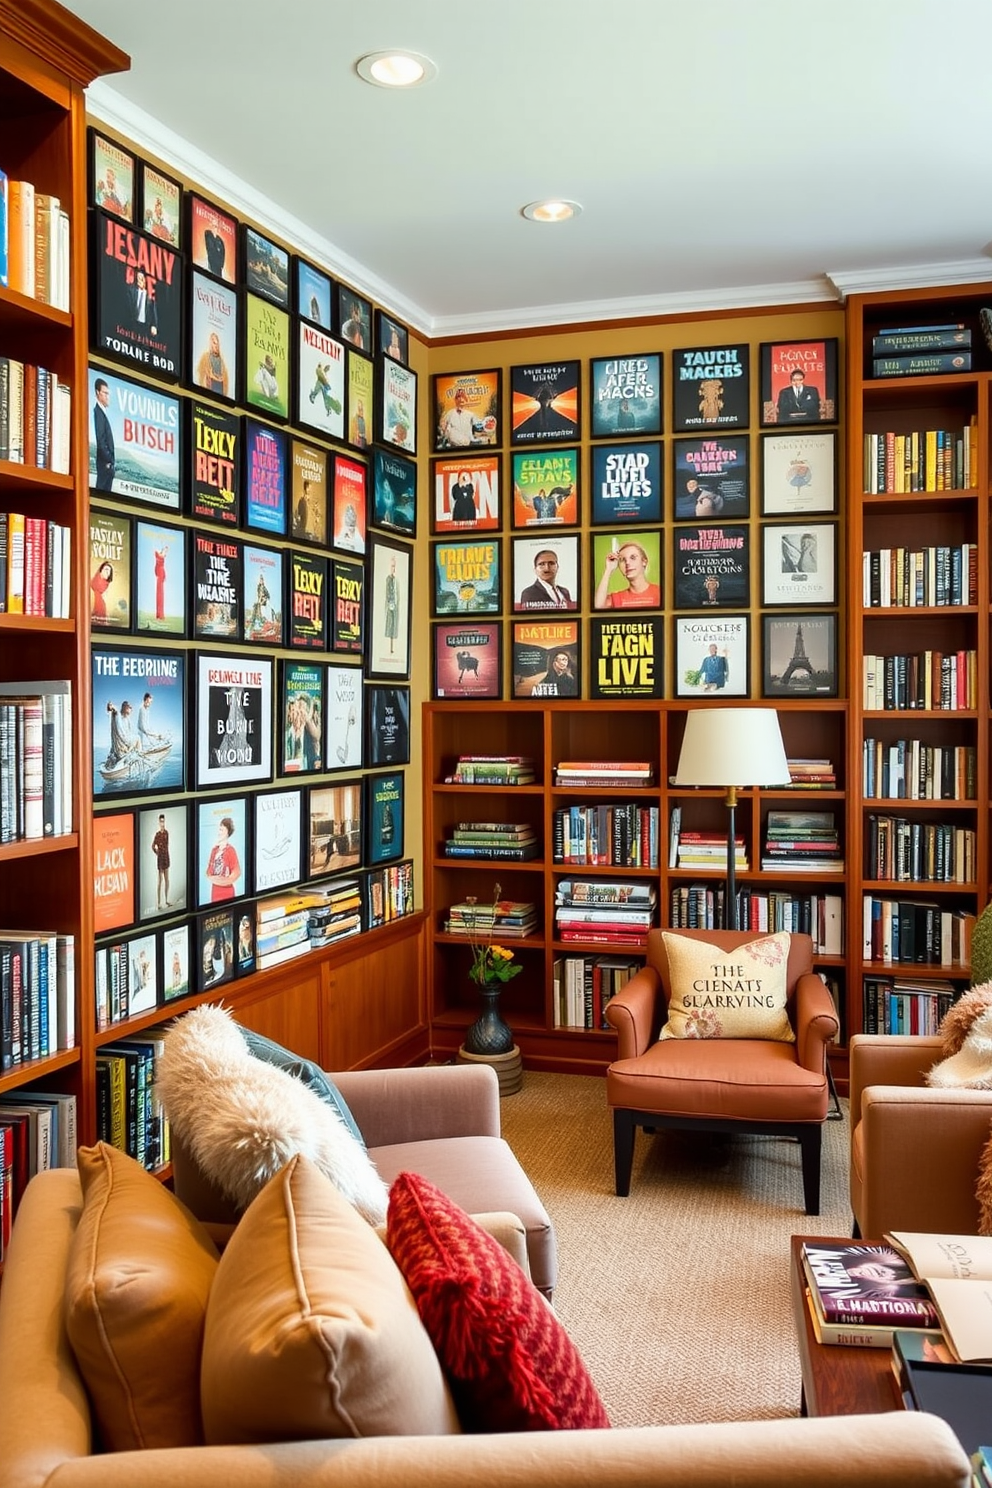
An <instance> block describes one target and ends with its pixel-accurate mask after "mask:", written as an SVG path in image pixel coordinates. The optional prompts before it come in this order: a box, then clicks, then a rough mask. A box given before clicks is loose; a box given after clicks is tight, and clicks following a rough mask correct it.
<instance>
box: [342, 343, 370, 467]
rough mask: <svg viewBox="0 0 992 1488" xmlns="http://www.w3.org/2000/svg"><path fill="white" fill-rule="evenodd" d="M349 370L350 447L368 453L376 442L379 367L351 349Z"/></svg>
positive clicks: (348, 414)
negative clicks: (374, 414)
mask: <svg viewBox="0 0 992 1488" xmlns="http://www.w3.org/2000/svg"><path fill="white" fill-rule="evenodd" d="M345 369H346V379H347V382H346V387H345V398H346V413H347V416H348V426H347V427H348V435H347V439H348V443H349V444H352V445H354V447H355V449H360V450H363V449H368V447H369V444H370V443H371V441H372V410H373V408H374V406H375V365H374V363H373V362H372V361H371V359H370V358H369V357H366V356H362V353H361V352H360V351H355V349H354V347H352V346H349V347H348V348H347V352H346V356H345Z"/></svg>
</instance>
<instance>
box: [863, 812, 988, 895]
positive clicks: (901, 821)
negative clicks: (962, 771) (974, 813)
mask: <svg viewBox="0 0 992 1488" xmlns="http://www.w3.org/2000/svg"><path fill="white" fill-rule="evenodd" d="M864 862H865V878H867V879H877V880H882V881H884V880H889V881H891V882H895V883H962V884H963V883H974V882H975V876H976V874H975V870H976V866H977V862H976V857H975V833H974V831H973V830H972V828H971V827H958V826H954V825H953V824H952V823H951V822H924V821H916V820H912V821H911V820H909V819H908V818H907V817H902V816H880V815H877V814H876V813H874V812H872V813H870V814H869V816H868V820H867V822H866V823H865V857H864Z"/></svg>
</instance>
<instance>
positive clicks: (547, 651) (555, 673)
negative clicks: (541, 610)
mask: <svg viewBox="0 0 992 1488" xmlns="http://www.w3.org/2000/svg"><path fill="white" fill-rule="evenodd" d="M581 692H582V664H581V651H580V646H579V622H578V621H577V620H569V621H561V620H541V621H530V620H527V621H525V620H519V621H516V622H515V624H514V626H513V696H514V697H515V698H525V697H535V698H574V697H579V696H580V694H581Z"/></svg>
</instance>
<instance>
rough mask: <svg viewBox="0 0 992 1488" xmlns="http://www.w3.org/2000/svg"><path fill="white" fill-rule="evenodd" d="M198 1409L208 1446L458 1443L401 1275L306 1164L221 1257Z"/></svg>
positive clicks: (291, 1173) (283, 1179)
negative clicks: (395, 1439)
mask: <svg viewBox="0 0 992 1488" xmlns="http://www.w3.org/2000/svg"><path fill="white" fill-rule="evenodd" d="M201 1404H202V1409H203V1426H204V1432H205V1435H206V1438H207V1441H208V1442H210V1443H212V1444H219V1443H228V1442H264V1441H278V1440H283V1441H287V1440H291V1441H295V1440H299V1441H307V1440H310V1439H314V1438H321V1437H344V1436H392V1435H410V1436H421V1435H438V1434H442V1435H443V1434H451V1433H453V1432H456V1431H457V1430H458V1422H457V1417H456V1415H455V1410H454V1406H453V1404H452V1401H451V1396H450V1395H449V1393H448V1388H447V1385H446V1384H445V1381H444V1377H443V1375H442V1373H441V1366H440V1365H439V1363H438V1361H437V1356H436V1355H435V1353H434V1349H433V1347H432V1345H431V1341H430V1339H429V1338H428V1336H427V1333H426V1332H425V1330H424V1328H423V1325H422V1324H421V1322H420V1319H419V1317H418V1315H417V1309H416V1307H415V1305H414V1302H413V1298H412V1297H411V1296H410V1293H409V1291H408V1290H407V1287H406V1284H405V1282H404V1281H403V1277H402V1276H401V1274H400V1272H399V1270H398V1268H397V1266H396V1264H395V1262H394V1261H393V1259H392V1257H391V1256H390V1254H389V1252H388V1250H387V1249H386V1247H385V1246H384V1245H383V1243H382V1241H381V1240H380V1239H379V1238H378V1237H377V1236H376V1234H375V1232H374V1230H373V1229H372V1228H371V1227H370V1226H369V1225H368V1224H367V1223H366V1221H365V1220H364V1219H362V1218H361V1216H360V1215H359V1214H357V1213H356V1211H355V1209H354V1208H353V1207H352V1205H351V1204H350V1203H349V1202H348V1201H347V1199H345V1198H343V1197H342V1195H341V1194H340V1193H339V1192H338V1190H337V1189H336V1188H335V1187H334V1185H333V1184H332V1183H331V1181H330V1180H329V1179H328V1178H326V1177H324V1175H323V1174H322V1173H321V1172H320V1171H319V1170H318V1168H317V1167H316V1166H315V1164H314V1163H312V1162H311V1161H310V1160H309V1159H308V1158H305V1157H295V1158H293V1159H291V1161H290V1162H289V1163H288V1164H287V1165H286V1167H285V1168H283V1169H282V1171H281V1172H280V1173H277V1174H276V1176H275V1177H274V1178H272V1179H270V1180H269V1182H268V1183H267V1184H266V1186H265V1187H264V1188H263V1189H262V1191H261V1193H260V1194H259V1195H258V1197H257V1198H256V1199H254V1200H253V1201H252V1203H251V1204H250V1205H249V1207H248V1209H247V1210H246V1211H245V1213H244V1216H243V1217H242V1219H241V1222H240V1224H239V1225H238V1227H237V1229H236V1230H235V1231H234V1234H233V1235H232V1236H231V1239H230V1241H229V1242H228V1245H227V1247H226V1249H225V1251H224V1254H223V1255H222V1256H221V1260H220V1265H219V1266H218V1268H217V1276H216V1279H215V1281H214V1285H213V1288H212V1290H211V1293H210V1302H209V1306H208V1309H207V1322H206V1329H205V1333H204V1340H203V1361H202V1372H201Z"/></svg>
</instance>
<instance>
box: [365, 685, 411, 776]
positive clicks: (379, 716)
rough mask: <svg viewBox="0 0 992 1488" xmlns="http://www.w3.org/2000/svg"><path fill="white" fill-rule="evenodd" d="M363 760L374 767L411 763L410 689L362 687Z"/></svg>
mask: <svg viewBox="0 0 992 1488" xmlns="http://www.w3.org/2000/svg"><path fill="white" fill-rule="evenodd" d="M365 763H366V764H367V765H370V766H372V767H373V768H375V767H376V766H378V767H380V768H381V767H382V766H383V765H408V764H409V763H410V689H409V687H373V686H372V685H371V684H370V685H369V686H368V687H366V689H365Z"/></svg>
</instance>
